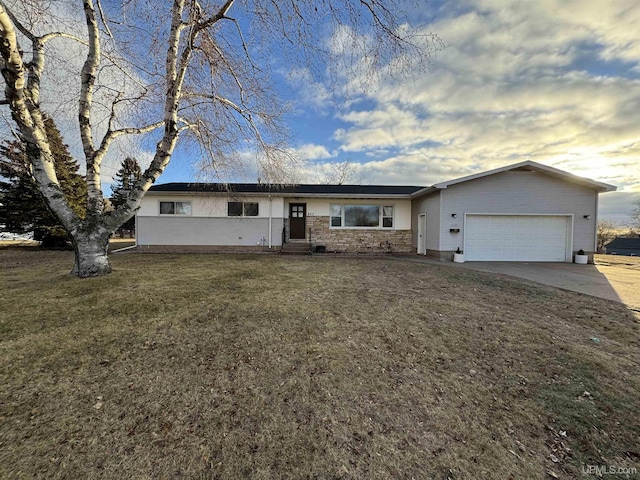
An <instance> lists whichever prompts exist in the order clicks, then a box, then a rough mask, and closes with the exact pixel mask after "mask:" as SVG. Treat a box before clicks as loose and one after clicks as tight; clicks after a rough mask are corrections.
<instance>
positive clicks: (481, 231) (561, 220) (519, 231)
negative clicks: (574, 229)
mask: <svg viewBox="0 0 640 480" xmlns="http://www.w3.org/2000/svg"><path fill="white" fill-rule="evenodd" d="M569 219H570V217H567V216H546V215H544V216H543V215H541V216H536V215H467V218H466V222H465V248H464V254H465V255H464V256H465V260H470V261H502V262H510V261H511V262H564V261H565V256H566V249H567V239H568V236H569V232H570V223H569Z"/></svg>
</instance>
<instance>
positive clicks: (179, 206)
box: [160, 202, 191, 215]
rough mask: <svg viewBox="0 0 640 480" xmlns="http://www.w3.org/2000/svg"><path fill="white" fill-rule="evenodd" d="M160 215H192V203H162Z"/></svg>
mask: <svg viewBox="0 0 640 480" xmlns="http://www.w3.org/2000/svg"><path fill="white" fill-rule="evenodd" d="M160 215H191V202H160Z"/></svg>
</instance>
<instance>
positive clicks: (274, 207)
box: [138, 193, 284, 218]
mask: <svg viewBox="0 0 640 480" xmlns="http://www.w3.org/2000/svg"><path fill="white" fill-rule="evenodd" d="M230 201H232V202H257V203H258V217H259V218H269V203H270V202H269V197H267V196H248V195H245V196H235V195H234V196H226V195H225V196H213V195H193V194H191V195H189V194H184V195H183V194H180V195H177V194H169V195H162V194H158V193H153V194H147V195H146V196H145V197H144V198H143V199H142V202H141V203H140V209H139V210H138V217H158V216H160V202H191V216H192V217H226V216H227V202H230ZM162 216H163V217H166V216H167V215H162ZM171 216H174V217H178V216H180V215H171ZM271 217H272V218H283V217H284V199H283V198H282V197H273V196H272V197H271Z"/></svg>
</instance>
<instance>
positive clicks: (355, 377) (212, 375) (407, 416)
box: [0, 250, 640, 479]
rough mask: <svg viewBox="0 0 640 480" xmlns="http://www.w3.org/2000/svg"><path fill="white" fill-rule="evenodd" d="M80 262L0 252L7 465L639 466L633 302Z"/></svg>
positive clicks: (268, 270) (344, 266) (268, 268)
mask: <svg viewBox="0 0 640 480" xmlns="http://www.w3.org/2000/svg"><path fill="white" fill-rule="evenodd" d="M71 260H72V256H71V255H70V254H68V253H64V252H62V253H60V252H53V253H52V252H24V251H21V250H3V251H0V266H1V267H2V269H1V274H0V282H2V283H0V292H1V293H0V297H1V300H0V301H2V304H3V313H2V321H1V323H0V335H1V338H2V343H1V344H0V345H1V347H0V356H1V357H0V358H1V364H2V365H3V369H2V382H1V383H0V436H1V440H0V441H1V442H2V445H0V447H1V448H0V477H6V478H25V479H26V478H47V479H49V478H53V479H56V478H70V479H75V478H109V479H111V478H136V479H137V478H221V479H233V478H257V479H274V478H325V479H338V478H343V479H348V478H349V479H351V478H352V479H356V478H358V479H360V478H362V479H365V478H366V479H387V478H424V479H431V478H443V479H444V478H447V477H449V478H456V479H461V478H467V479H476V478H496V479H497V478H501V479H502V478H528V479H544V478H549V477H548V471H553V472H555V473H556V474H557V475H558V476H559V477H560V478H583V475H582V473H581V468H582V467H583V466H585V465H591V464H594V465H612V464H613V465H619V466H621V467H629V468H633V467H635V468H640V461H639V459H640V451H639V450H638V444H637V438H638V437H639V436H640V420H639V418H638V415H637V412H638V410H640V403H639V400H638V399H639V398H640V395H639V394H640V379H639V377H638V373H637V372H638V366H639V365H640V353H639V351H640V350H639V348H638V347H640V328H639V324H638V318H637V317H636V316H634V315H633V313H632V312H629V311H627V310H626V309H625V308H624V307H623V306H621V305H619V304H616V303H613V302H607V301H604V300H599V299H595V298H591V297H587V296H584V295H580V294H575V293H571V292H565V291H561V290H556V289H553V288H550V287H543V286H539V285H535V284H532V283H526V282H521V281H516V280H512V279H506V278H503V277H496V276H493V275H490V274H484V273H479V272H472V271H467V270H460V269H452V268H448V267H446V266H442V267H441V266H437V265H421V264H415V263H412V262H398V261H389V260H381V259H366V260H362V259H342V258H340V259H334V258H283V257H264V256H223V255H139V254H129V255H121V256H117V255H116V256H113V257H112V261H113V266H114V273H113V274H111V275H110V276H108V277H103V278H95V279H87V280H78V279H76V278H73V277H70V276H69V275H68V274H67V272H68V270H69V267H70V262H71ZM591 338H597V339H598V341H599V343H596V342H594V341H593V340H591ZM585 392H588V395H586V394H585ZM561 432H566V436H564V434H563V433H561ZM552 455H553V457H552ZM553 458H555V459H556V460H558V462H555V461H553Z"/></svg>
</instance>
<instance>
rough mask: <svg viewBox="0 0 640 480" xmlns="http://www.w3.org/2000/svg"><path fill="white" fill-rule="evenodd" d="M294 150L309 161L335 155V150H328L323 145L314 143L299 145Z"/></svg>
mask: <svg viewBox="0 0 640 480" xmlns="http://www.w3.org/2000/svg"><path fill="white" fill-rule="evenodd" d="M296 150H297V151H298V154H299V155H300V157H301V158H303V159H306V160H310V161H313V160H323V159H327V158H333V157H335V156H336V155H337V153H336V152H330V151H329V150H327V148H326V147H324V146H323V145H316V144H314V143H307V144H304V145H301V146H299V147H298V148H297V149H296Z"/></svg>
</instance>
